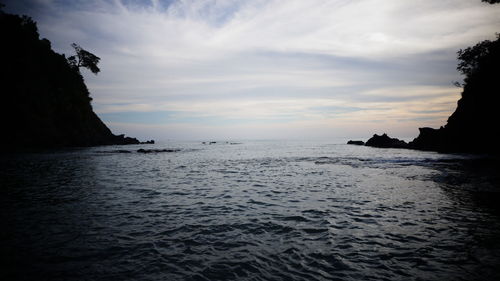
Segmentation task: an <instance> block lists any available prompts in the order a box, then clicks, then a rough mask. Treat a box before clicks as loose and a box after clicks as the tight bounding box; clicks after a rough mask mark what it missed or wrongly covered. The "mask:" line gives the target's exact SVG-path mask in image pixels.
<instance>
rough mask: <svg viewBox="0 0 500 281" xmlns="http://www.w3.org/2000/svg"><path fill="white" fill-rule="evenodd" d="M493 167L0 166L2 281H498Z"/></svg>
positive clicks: (172, 149)
mask: <svg viewBox="0 0 500 281" xmlns="http://www.w3.org/2000/svg"><path fill="white" fill-rule="evenodd" d="M139 149H144V150H145V151H146V152H147V153H141V152H138V150H139ZM151 150H157V151H151ZM498 163H499V161H498V159H495V158H492V157H490V156H487V155H467V154H440V153H436V152H425V151H415V150H404V149H379V148H371V147H364V146H356V145H346V144H344V143H336V142H334V141H330V142H329V141H216V142H215V143H210V142H205V143H202V142H201V141H190V142H188V141H186V142H180V141H177V142H175V141H167V142H162V143H157V144H143V145H128V146H100V147H92V148H74V149H63V150H47V151H38V152H22V153H7V152H3V153H2V154H0V250H1V261H0V279H2V280H440V281H442V280H468V281H469V280H500V212H499V203H498V202H499V199H500V196H499V194H500V187H499V186H500V173H499V169H498V167H499V164H498Z"/></svg>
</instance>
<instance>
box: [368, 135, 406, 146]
mask: <svg viewBox="0 0 500 281" xmlns="http://www.w3.org/2000/svg"><path fill="white" fill-rule="evenodd" d="M365 145H366V146H372V147H380V148H409V147H408V144H407V143H406V142H405V141H402V140H399V139H396V138H390V137H389V136H387V134H383V135H381V136H379V135H377V134H375V135H373V137H371V138H370V139H369V140H368V141H367V142H366V144H365Z"/></svg>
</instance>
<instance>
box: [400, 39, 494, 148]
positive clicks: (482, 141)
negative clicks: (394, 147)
mask: <svg viewBox="0 0 500 281" xmlns="http://www.w3.org/2000/svg"><path fill="white" fill-rule="evenodd" d="M459 60H460V61H461V62H460V63H459V65H458V70H459V71H460V72H462V73H463V74H464V75H465V79H464V84H463V92H462V98H461V99H460V100H459V101H458V106H457V109H456V110H455V112H454V113H453V114H452V115H451V116H450V117H449V118H448V122H447V124H446V125H445V126H444V127H441V128H440V129H431V128H420V135H419V136H418V137H417V138H416V139H414V140H413V141H412V142H411V143H410V146H411V147H413V148H416V149H423V150H435V151H443V152H480V153H496V154H498V153H499V152H500V149H499V145H498V144H497V143H496V141H497V140H498V136H500V126H499V124H500V103H499V102H500V36H499V37H498V38H497V40H495V41H488V40H487V41H483V42H480V43H478V44H477V45H475V46H473V47H470V48H467V49H465V50H463V51H462V50H461V51H460V52H459Z"/></svg>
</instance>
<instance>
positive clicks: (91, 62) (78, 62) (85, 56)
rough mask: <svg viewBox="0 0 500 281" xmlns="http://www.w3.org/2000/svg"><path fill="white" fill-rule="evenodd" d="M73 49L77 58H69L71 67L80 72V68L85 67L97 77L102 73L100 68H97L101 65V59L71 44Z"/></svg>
mask: <svg viewBox="0 0 500 281" xmlns="http://www.w3.org/2000/svg"><path fill="white" fill-rule="evenodd" d="M71 47H73V48H74V49H75V52H76V56H71V57H69V58H68V63H69V65H71V66H72V67H73V68H75V69H76V70H77V71H80V70H79V69H80V67H85V68H87V69H89V70H90V71H92V73H94V74H96V75H97V73H99V72H100V71H101V70H100V69H99V67H97V64H98V63H99V61H100V60H101V58H99V57H98V56H96V55H94V54H92V53H91V52H89V51H86V50H84V49H83V48H82V47H80V46H79V45H78V44H76V43H73V44H71Z"/></svg>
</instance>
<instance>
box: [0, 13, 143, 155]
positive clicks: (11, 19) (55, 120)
mask: <svg viewBox="0 0 500 281" xmlns="http://www.w3.org/2000/svg"><path fill="white" fill-rule="evenodd" d="M0 34H1V37H2V44H0V61H1V62H2V64H1V66H0V87H1V91H0V92H1V98H2V102H1V110H0V112H1V113H0V120H1V121H0V122H1V126H2V130H3V134H2V135H3V137H1V138H0V143H1V144H2V145H5V147H9V148H11V149H19V148H20V149H22V148H54V147H75V146H95V145H111V144H139V143H140V142H139V141H138V140H137V139H136V138H131V137H126V136H124V135H114V134H113V133H112V132H111V130H110V129H109V128H108V127H107V126H106V125H105V124H104V123H103V122H102V121H101V120H100V119H99V117H98V116H97V115H96V114H95V113H94V111H93V110H92V105H91V100H92V98H91V97H90V94H89V91H88V89H87V86H86V85H85V82H84V79H83V77H82V75H81V74H80V72H79V70H78V68H75V67H74V66H72V65H71V64H70V62H71V61H69V62H68V59H67V58H66V57H65V56H64V55H61V54H58V53H56V52H54V51H53V50H52V48H51V43H50V41H49V40H47V39H40V36H39V33H38V29H37V25H36V23H35V22H34V21H33V20H32V19H31V18H29V17H27V16H22V17H21V16H17V15H12V14H7V13H5V12H3V11H0Z"/></svg>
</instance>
